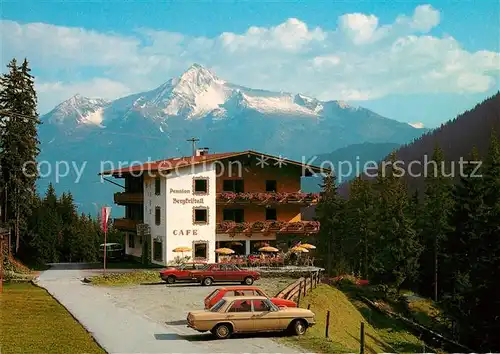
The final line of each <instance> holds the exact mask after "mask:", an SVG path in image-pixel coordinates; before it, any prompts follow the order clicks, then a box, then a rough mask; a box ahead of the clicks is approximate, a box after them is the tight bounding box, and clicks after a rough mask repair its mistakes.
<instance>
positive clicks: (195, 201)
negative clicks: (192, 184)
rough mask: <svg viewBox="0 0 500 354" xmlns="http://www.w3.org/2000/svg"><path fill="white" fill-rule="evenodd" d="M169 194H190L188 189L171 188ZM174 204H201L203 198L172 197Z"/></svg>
mask: <svg viewBox="0 0 500 354" xmlns="http://www.w3.org/2000/svg"><path fill="white" fill-rule="evenodd" d="M170 193H171V194H190V193H191V191H190V190H189V189H173V188H170ZM172 202H173V203H174V204H183V205H184V204H203V198H172Z"/></svg>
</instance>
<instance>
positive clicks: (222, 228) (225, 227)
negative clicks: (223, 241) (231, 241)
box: [216, 221, 236, 233]
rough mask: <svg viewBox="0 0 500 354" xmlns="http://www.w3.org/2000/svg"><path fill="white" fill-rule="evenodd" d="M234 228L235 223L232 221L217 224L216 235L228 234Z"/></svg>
mask: <svg viewBox="0 0 500 354" xmlns="http://www.w3.org/2000/svg"><path fill="white" fill-rule="evenodd" d="M235 226H236V223H235V222H234V221H223V222H221V223H218V224H217V229H216V231H217V232H218V233H223V232H228V231H230V230H231V229H232V228H234V227H235Z"/></svg>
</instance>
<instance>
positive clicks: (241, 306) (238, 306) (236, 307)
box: [228, 300, 252, 312]
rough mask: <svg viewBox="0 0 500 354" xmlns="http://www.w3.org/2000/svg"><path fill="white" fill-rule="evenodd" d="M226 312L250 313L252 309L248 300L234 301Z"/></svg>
mask: <svg viewBox="0 0 500 354" xmlns="http://www.w3.org/2000/svg"><path fill="white" fill-rule="evenodd" d="M228 312H252V307H251V306H250V302H249V301H248V300H236V301H234V302H233V303H232V304H231V306H230V307H229V311H228Z"/></svg>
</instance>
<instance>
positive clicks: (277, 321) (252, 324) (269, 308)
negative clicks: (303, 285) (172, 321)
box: [187, 296, 315, 339]
mask: <svg viewBox="0 0 500 354" xmlns="http://www.w3.org/2000/svg"><path fill="white" fill-rule="evenodd" d="M187 322H188V327H190V328H193V329H195V330H197V331H199V332H207V331H210V332H212V334H214V335H215V336H216V337H217V338H219V339H225V338H229V337H230V336H231V334H233V333H245V332H246V333H251V332H275V331H290V332H291V333H292V334H295V335H303V334H304V333H306V330H307V328H308V327H310V326H313V325H314V324H315V319H314V313H313V312H312V311H311V310H307V309H303V308H297V307H294V308H292V307H284V308H279V307H277V306H276V305H274V304H273V303H272V302H271V301H270V300H269V299H268V298H266V297H264V296H229V297H225V298H223V299H221V300H219V302H217V303H216V304H215V305H214V306H212V308H210V309H209V310H200V311H192V312H189V314H188V316H187Z"/></svg>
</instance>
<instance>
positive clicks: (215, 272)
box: [210, 264, 226, 282]
mask: <svg viewBox="0 0 500 354" xmlns="http://www.w3.org/2000/svg"><path fill="white" fill-rule="evenodd" d="M210 275H211V276H212V277H213V278H214V280H215V281H216V282H222V281H226V265H225V264H217V265H214V266H213V267H212V268H211V269H210Z"/></svg>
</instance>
